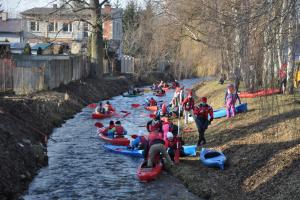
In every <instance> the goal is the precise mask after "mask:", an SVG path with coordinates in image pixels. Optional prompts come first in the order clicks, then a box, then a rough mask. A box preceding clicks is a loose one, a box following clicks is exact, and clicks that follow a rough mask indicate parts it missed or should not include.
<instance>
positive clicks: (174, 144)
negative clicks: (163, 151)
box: [165, 132, 185, 161]
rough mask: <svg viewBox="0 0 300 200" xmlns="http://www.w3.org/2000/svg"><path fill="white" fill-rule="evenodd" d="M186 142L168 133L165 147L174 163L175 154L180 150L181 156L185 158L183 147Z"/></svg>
mask: <svg viewBox="0 0 300 200" xmlns="http://www.w3.org/2000/svg"><path fill="white" fill-rule="evenodd" d="M182 145H184V141H183V140H182V139H181V138H180V137H177V136H174V135H173V134H172V133H171V132H168V133H167V139H166V140H165V147H166V148H167V149H168V150H167V152H168V154H169V156H170V158H171V160H172V161H174V157H175V152H176V151H177V148H179V152H180V156H185V153H184V149H183V146H182Z"/></svg>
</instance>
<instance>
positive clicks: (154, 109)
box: [145, 106, 157, 111]
mask: <svg viewBox="0 0 300 200" xmlns="http://www.w3.org/2000/svg"><path fill="white" fill-rule="evenodd" d="M145 109H146V110H149V111H157V106H146V107H145Z"/></svg>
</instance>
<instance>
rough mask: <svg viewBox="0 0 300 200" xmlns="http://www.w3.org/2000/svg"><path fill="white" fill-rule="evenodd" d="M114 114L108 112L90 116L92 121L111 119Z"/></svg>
mask: <svg viewBox="0 0 300 200" xmlns="http://www.w3.org/2000/svg"><path fill="white" fill-rule="evenodd" d="M115 114H116V113H115V112H110V113H108V114H103V113H93V114H92V119H104V118H108V117H112V116H113V115H115Z"/></svg>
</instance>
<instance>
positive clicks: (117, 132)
mask: <svg viewBox="0 0 300 200" xmlns="http://www.w3.org/2000/svg"><path fill="white" fill-rule="evenodd" d="M111 131H112V132H113V134H114V136H115V138H124V135H126V134H127V131H126V130H125V128H124V127H123V126H122V125H121V122H120V121H116V124H115V127H114V128H113V129H112V130H111Z"/></svg>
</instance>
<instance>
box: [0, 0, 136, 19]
mask: <svg viewBox="0 0 300 200" xmlns="http://www.w3.org/2000/svg"><path fill="white" fill-rule="evenodd" d="M116 1H117V0H110V2H111V3H112V5H114V2H116ZM128 1H129V0H119V2H120V3H121V5H122V7H124V6H125V5H126V3H127V2H128ZM136 1H138V2H141V0H136ZM57 2H58V0H0V4H2V9H4V10H5V11H7V12H8V13H9V14H10V16H11V17H15V16H16V15H17V13H19V12H21V11H23V10H27V9H30V8H33V7H45V6H46V7H51V6H52V4H54V3H57Z"/></svg>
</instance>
